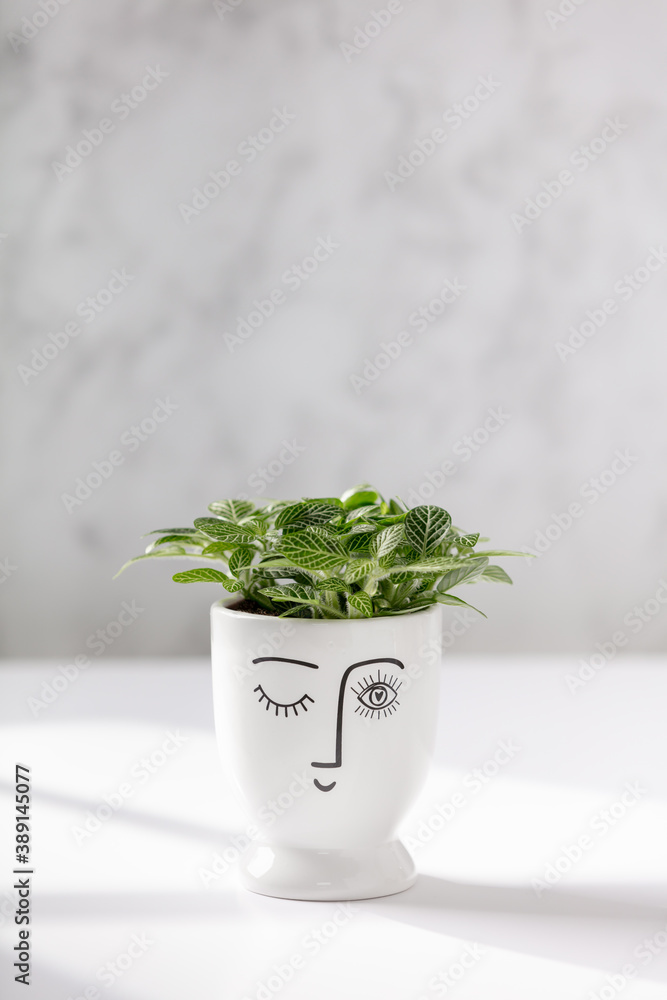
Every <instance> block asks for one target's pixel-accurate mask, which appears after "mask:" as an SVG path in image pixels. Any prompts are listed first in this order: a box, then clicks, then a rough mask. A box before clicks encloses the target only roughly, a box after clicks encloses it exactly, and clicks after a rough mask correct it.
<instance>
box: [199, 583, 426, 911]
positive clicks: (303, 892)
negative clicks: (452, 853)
mask: <svg viewBox="0 0 667 1000" xmlns="http://www.w3.org/2000/svg"><path fill="white" fill-rule="evenodd" d="M440 611H441V609H440V606H439V605H435V606H433V607H432V608H427V609H426V610H424V611H419V612H417V613H415V614H409V615H398V616H394V617H388V618H370V619H353V620H349V621H347V620H346V621H342V620H335V621H331V620H322V619H304V618H283V619H279V618H275V617H270V616H266V615H252V614H246V613H245V612H238V611H232V610H230V609H229V608H228V607H226V606H225V604H223V603H222V602H220V603H218V604H214V605H213V607H212V608H211V636H212V660H213V695H214V707H215V722H216V731H217V736H218V745H219V748H220V753H221V756H222V759H223V763H224V764H225V766H226V767H228V768H229V771H230V773H231V775H232V777H233V779H234V781H235V783H236V785H237V787H238V789H239V791H240V793H241V796H242V798H243V800H244V803H245V805H246V808H247V810H248V813H249V817H250V820H251V823H252V825H253V826H255V827H256V829H257V838H256V839H255V840H254V841H253V843H252V845H251V846H250V847H249V848H248V850H246V851H245V852H244V853H243V854H242V856H241V860H240V865H241V871H242V876H243V881H244V883H245V885H246V887H247V888H248V889H252V890H253V891H254V892H260V893H264V894H266V895H269V896H282V897H285V898H288V899H364V898H368V897H372V896H384V895H389V894H390V893H394V892H401V891H402V890H403V889H407V888H409V887H410V886H411V885H412V884H413V883H414V881H415V879H416V872H415V867H414V864H413V861H412V858H411V857H410V855H409V854H408V852H407V850H406V848H405V847H404V846H403V844H401V842H400V841H399V840H397V839H396V828H397V826H398V824H399V822H400V820H401V819H402V818H403V816H404V815H405V813H406V811H407V810H408V808H409V807H410V805H411V804H412V803H413V801H414V799H415V797H416V796H417V794H418V793H419V791H420V789H421V787H422V784H423V781H424V779H425V777H426V773H427V770H428V767H429V763H430V760H431V756H432V750H433V742H434V737H435V726H436V713H437V703H438V698H437V694H438V676H439V663H438V660H439V657H438V656H434V655H433V654H434V651H437V650H438V648H439V643H440Z"/></svg>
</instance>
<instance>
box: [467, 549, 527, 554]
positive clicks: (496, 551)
mask: <svg viewBox="0 0 667 1000" xmlns="http://www.w3.org/2000/svg"><path fill="white" fill-rule="evenodd" d="M475 555H477V556H526V555H530V553H528V552H514V551H513V550H512V549H484V551H483V552H479V551H477V552H476V553H475Z"/></svg>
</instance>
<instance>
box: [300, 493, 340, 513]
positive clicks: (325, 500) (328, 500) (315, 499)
mask: <svg viewBox="0 0 667 1000" xmlns="http://www.w3.org/2000/svg"><path fill="white" fill-rule="evenodd" d="M302 500H303V503H328V504H333V505H334V506H335V507H339V508H340V509H342V508H343V502H342V501H341V500H339V499H338V497H302ZM339 513H340V511H339Z"/></svg>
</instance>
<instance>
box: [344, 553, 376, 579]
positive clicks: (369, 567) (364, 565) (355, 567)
mask: <svg viewBox="0 0 667 1000" xmlns="http://www.w3.org/2000/svg"><path fill="white" fill-rule="evenodd" d="M377 569H378V564H377V562H376V561H375V559H357V560H356V561H355V562H353V563H351V564H350V565H349V566H348V568H347V570H346V571H345V577H344V579H345V582H346V583H358V582H359V580H363V579H364V578H365V577H367V576H371V575H372V574H373V573H374V572H375V571H376V570H377Z"/></svg>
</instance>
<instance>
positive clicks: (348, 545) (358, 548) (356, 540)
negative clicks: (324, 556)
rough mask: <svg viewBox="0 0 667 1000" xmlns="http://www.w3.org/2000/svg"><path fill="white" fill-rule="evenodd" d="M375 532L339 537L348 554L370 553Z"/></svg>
mask: <svg viewBox="0 0 667 1000" xmlns="http://www.w3.org/2000/svg"><path fill="white" fill-rule="evenodd" d="M373 535H374V532H372V531H371V532H370V533H369V532H355V534H353V535H352V534H350V535H339V538H340V540H341V542H342V544H343V545H344V546H345V549H346V550H347V552H348V553H351V552H365V553H370V544H371V541H372V538H373Z"/></svg>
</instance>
